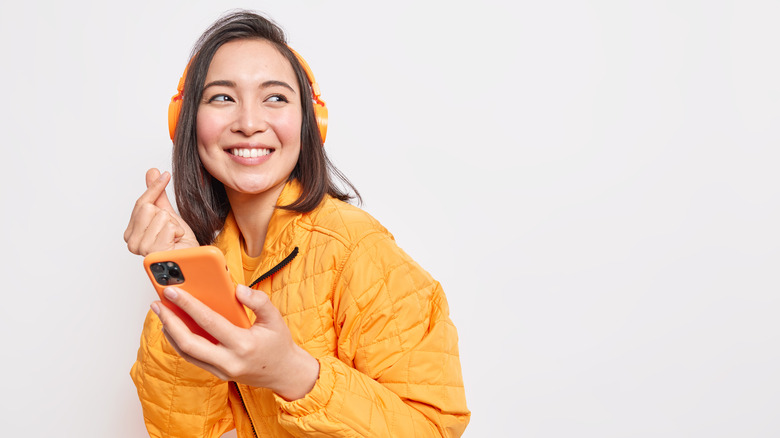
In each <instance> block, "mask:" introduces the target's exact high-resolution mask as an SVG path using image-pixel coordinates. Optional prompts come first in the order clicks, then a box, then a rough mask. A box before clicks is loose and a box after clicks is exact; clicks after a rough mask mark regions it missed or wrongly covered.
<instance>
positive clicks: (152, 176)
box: [146, 168, 175, 212]
mask: <svg viewBox="0 0 780 438" xmlns="http://www.w3.org/2000/svg"><path fill="white" fill-rule="evenodd" d="M170 177H171V174H169V173H168V172H164V173H162V174H160V171H159V170H157V169H155V168H151V169H149V170H147V171H146V187H147V188H148V189H149V188H152V187H153V186H155V187H156V184H157V183H158V182H159V181H160V180H161V179H164V180H165V185H164V186H163V190H162V192H160V193H159V194H158V196H157V197H156V198H155V199H154V201H152V202H153V203H154V205H156V206H158V207H160V208H162V209H163V210H167V211H170V212H174V211H175V210H174V209H173V205H171V201H169V200H168V193H166V192H165V187H167V185H168V181H170Z"/></svg>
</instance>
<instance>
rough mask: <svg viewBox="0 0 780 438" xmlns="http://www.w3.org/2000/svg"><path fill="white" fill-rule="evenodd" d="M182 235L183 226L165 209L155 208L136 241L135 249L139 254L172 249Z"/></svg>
mask: <svg viewBox="0 0 780 438" xmlns="http://www.w3.org/2000/svg"><path fill="white" fill-rule="evenodd" d="M183 235H184V228H182V227H181V225H179V222H178V221H177V220H176V219H175V218H174V217H173V216H172V215H171V214H170V213H168V212H167V211H165V210H160V209H157V211H156V214H155V215H154V217H153V218H152V220H151V221H150V222H149V225H148V226H147V227H146V229H145V230H144V231H143V233H142V237H141V239H140V240H139V241H138V242H137V249H138V251H139V252H140V253H141V254H149V253H150V252H153V251H164V250H168V249H173V247H174V245H175V244H176V242H177V241H178V240H179V239H181V237H182V236H183Z"/></svg>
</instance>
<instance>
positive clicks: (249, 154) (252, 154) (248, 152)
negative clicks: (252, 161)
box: [230, 148, 271, 158]
mask: <svg viewBox="0 0 780 438" xmlns="http://www.w3.org/2000/svg"><path fill="white" fill-rule="evenodd" d="M230 153H231V154H233V155H236V156H239V157H244V158H256V157H262V156H263V155H268V154H270V153H271V150H270V149H247V148H242V149H231V150H230Z"/></svg>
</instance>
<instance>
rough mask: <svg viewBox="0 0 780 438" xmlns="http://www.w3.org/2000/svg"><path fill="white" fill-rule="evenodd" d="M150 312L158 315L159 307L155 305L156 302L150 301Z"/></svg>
mask: <svg viewBox="0 0 780 438" xmlns="http://www.w3.org/2000/svg"><path fill="white" fill-rule="evenodd" d="M151 307H152V312H154V314H155V315H157V316H160V308H159V307H157V303H152V306H151Z"/></svg>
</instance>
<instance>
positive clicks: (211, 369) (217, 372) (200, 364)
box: [163, 327, 230, 381]
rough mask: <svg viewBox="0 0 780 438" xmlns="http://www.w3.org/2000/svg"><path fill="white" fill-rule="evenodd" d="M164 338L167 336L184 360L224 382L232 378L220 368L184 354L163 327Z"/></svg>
mask: <svg viewBox="0 0 780 438" xmlns="http://www.w3.org/2000/svg"><path fill="white" fill-rule="evenodd" d="M163 336H165V339H167V340H168V343H169V344H171V347H173V349H174V350H176V353H178V354H179V356H181V358H182V359H184V360H186V361H187V362H189V363H191V364H193V365H195V366H197V367H199V368H202V369H204V370H206V371H208V372H210V373H211V374H213V375H215V376H216V377H217V378H219V379H222V380H225V381H227V380H230V378H229V377H228V376H227V374H225V373H223V372H222V371H220V369H219V368H217V367H215V366H214V365H212V364H210V363H208V362H203V361H202V360H198V359H195V358H194V357H192V356H190V355H189V354H187V353H185V352H183V351H182V350H181V348H179V346H178V344H176V341H175V340H174V339H173V338H172V337H171V335H170V333H168V331H167V330H166V329H165V328H164V327H163Z"/></svg>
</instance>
